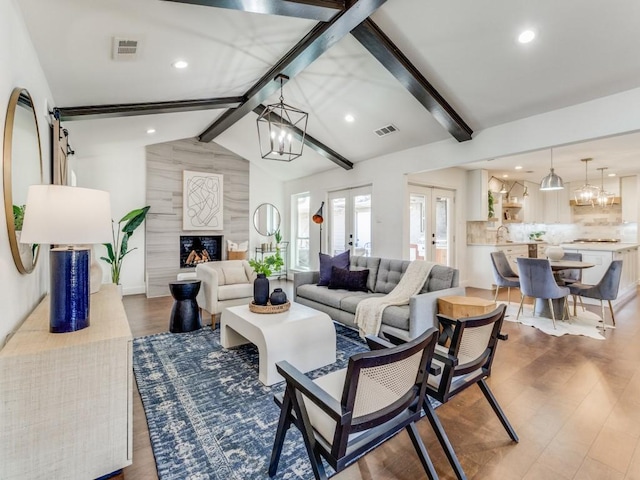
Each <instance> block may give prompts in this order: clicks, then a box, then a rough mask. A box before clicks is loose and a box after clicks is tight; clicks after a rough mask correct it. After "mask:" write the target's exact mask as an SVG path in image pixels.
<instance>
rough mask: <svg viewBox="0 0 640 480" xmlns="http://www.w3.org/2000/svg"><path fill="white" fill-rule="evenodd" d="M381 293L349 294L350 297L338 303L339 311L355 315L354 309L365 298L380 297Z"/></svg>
mask: <svg viewBox="0 0 640 480" xmlns="http://www.w3.org/2000/svg"><path fill="white" fill-rule="evenodd" d="M382 296H383V294H382V293H364V292H350V295H349V296H347V297H344V298H343V299H342V301H341V302H340V310H344V311H345V312H349V313H353V314H354V315H355V313H356V307H357V306H358V304H359V303H360V302H361V301H362V300H364V299H365V298H372V297H382Z"/></svg>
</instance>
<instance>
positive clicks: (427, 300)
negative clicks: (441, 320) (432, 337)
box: [409, 287, 465, 338]
mask: <svg viewBox="0 0 640 480" xmlns="http://www.w3.org/2000/svg"><path fill="white" fill-rule="evenodd" d="M464 293H465V290H464V287H453V288H446V289H444V290H436V291H434V292H427V293H422V294H420V295H414V296H413V297H411V299H410V300H409V337H410V338H416V337H419V336H420V335H421V334H422V333H423V332H425V331H426V330H427V329H429V328H431V327H435V328H438V320H437V319H436V313H438V298H440V297H448V296H451V295H461V296H464Z"/></svg>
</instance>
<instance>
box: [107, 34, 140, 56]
mask: <svg viewBox="0 0 640 480" xmlns="http://www.w3.org/2000/svg"><path fill="white" fill-rule="evenodd" d="M111 56H112V58H113V59H114V60H133V59H135V58H137V56H138V40H134V39H132V38H119V37H113V44H112V49H111Z"/></svg>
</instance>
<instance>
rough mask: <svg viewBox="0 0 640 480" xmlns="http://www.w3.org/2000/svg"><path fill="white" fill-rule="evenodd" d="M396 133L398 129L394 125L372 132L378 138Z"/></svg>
mask: <svg viewBox="0 0 640 480" xmlns="http://www.w3.org/2000/svg"><path fill="white" fill-rule="evenodd" d="M397 131H398V129H397V128H396V127H395V126H394V125H391V124H389V125H386V126H384V127H381V128H378V129H377V130H374V131H373V133H375V134H376V135H377V136H379V137H385V136H387V135H390V134H392V133H394V132H397Z"/></svg>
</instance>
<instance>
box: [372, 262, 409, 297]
mask: <svg viewBox="0 0 640 480" xmlns="http://www.w3.org/2000/svg"><path fill="white" fill-rule="evenodd" d="M410 263H411V262H410V261H409V260H391V259H388V258H383V259H381V260H380V268H379V269H378V279H377V280H376V288H375V289H374V290H373V291H374V292H376V293H390V292H391V290H393V289H394V288H395V287H396V285H398V282H400V278H402V275H403V274H404V272H405V271H406V270H407V267H408V266H409V264H410Z"/></svg>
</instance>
